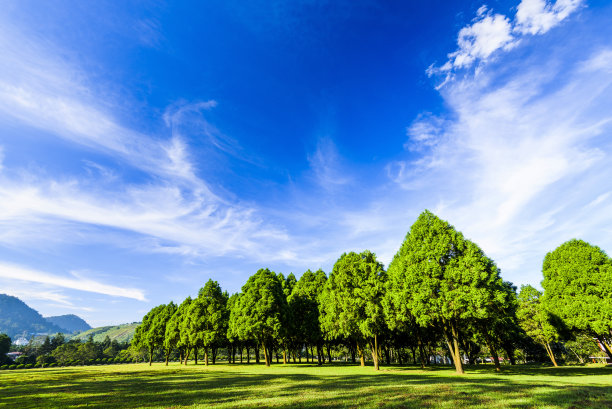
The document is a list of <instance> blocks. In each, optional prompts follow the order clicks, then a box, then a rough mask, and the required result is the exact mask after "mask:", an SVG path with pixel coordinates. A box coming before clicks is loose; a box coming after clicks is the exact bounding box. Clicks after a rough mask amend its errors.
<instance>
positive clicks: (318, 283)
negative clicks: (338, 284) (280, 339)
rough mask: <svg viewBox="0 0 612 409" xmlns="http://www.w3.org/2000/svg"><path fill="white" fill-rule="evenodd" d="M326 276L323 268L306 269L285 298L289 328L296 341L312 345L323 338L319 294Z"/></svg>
mask: <svg viewBox="0 0 612 409" xmlns="http://www.w3.org/2000/svg"><path fill="white" fill-rule="evenodd" d="M326 281H327V276H326V275H325V272H324V271H323V270H318V271H317V272H316V273H313V272H312V271H310V270H307V271H306V272H305V273H304V274H302V277H300V280H299V281H298V282H297V283H296V284H295V286H294V287H293V290H292V292H291V295H289V297H288V298H287V302H288V305H289V310H290V312H291V329H292V332H293V335H294V337H295V339H296V340H297V341H298V342H302V343H306V344H310V345H314V344H317V343H319V342H321V341H322V340H323V334H322V331H321V327H320V325H319V296H320V294H321V291H322V290H323V288H324V286H325V282H326Z"/></svg>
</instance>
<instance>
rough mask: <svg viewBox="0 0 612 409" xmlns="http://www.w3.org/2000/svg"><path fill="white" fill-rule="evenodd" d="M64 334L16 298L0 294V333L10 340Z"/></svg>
mask: <svg viewBox="0 0 612 409" xmlns="http://www.w3.org/2000/svg"><path fill="white" fill-rule="evenodd" d="M57 332H66V330H64V329H63V328H61V327H59V326H57V325H55V324H53V323H51V322H49V321H47V320H46V319H44V318H43V317H42V315H40V314H39V313H38V311H36V310H35V309H33V308H30V307H28V305H27V304H26V303H24V302H23V301H21V300H20V299H19V298H17V297H13V296H11V295H6V294H0V333H5V334H7V335H8V336H9V337H11V338H12V339H15V338H17V337H19V336H21V335H24V334H25V336H26V337H30V336H31V335H36V334H45V333H46V334H55V333H57Z"/></svg>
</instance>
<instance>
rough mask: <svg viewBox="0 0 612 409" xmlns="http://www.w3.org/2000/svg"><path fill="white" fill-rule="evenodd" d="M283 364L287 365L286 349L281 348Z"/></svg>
mask: <svg viewBox="0 0 612 409" xmlns="http://www.w3.org/2000/svg"><path fill="white" fill-rule="evenodd" d="M283 365H287V349H286V348H283Z"/></svg>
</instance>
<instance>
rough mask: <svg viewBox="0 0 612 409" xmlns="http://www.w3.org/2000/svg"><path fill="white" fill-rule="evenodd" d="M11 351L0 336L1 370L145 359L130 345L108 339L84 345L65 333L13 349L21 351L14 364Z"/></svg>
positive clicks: (7, 340) (89, 340) (7, 342)
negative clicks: (8, 353)
mask: <svg viewBox="0 0 612 409" xmlns="http://www.w3.org/2000/svg"><path fill="white" fill-rule="evenodd" d="M9 348H11V339H10V338H9V337H8V335H6V334H0V352H2V353H1V356H0V364H1V366H0V369H20V368H45V367H54V366H72V365H100V364H111V363H126V362H138V361H139V360H143V357H142V356H139V355H138V353H137V351H134V350H133V349H131V348H130V345H129V343H128V342H118V341H116V340H112V341H111V339H110V338H109V337H106V338H105V339H104V340H102V341H101V342H96V341H94V340H93V337H90V338H89V339H88V340H87V341H85V342H81V340H79V339H72V340H66V338H65V337H64V334H61V333H58V334H56V335H55V336H52V337H50V336H46V337H45V338H44V340H42V342H41V341H38V340H35V339H34V338H32V339H31V340H30V342H29V343H28V345H25V346H23V347H13V348H11V349H13V352H21V355H20V356H19V357H17V358H16V359H15V361H13V360H11V359H10V358H8V357H6V352H8V351H9Z"/></svg>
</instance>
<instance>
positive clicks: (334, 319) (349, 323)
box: [320, 250, 386, 370]
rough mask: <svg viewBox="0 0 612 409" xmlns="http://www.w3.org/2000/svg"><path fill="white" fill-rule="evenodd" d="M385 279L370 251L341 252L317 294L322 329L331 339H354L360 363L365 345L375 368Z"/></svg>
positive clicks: (381, 330)
mask: <svg viewBox="0 0 612 409" xmlns="http://www.w3.org/2000/svg"><path fill="white" fill-rule="evenodd" d="M385 280H386V273H385V270H384V269H383V265H382V263H380V262H378V261H377V260H376V255H375V254H374V253H372V252H370V251H369V250H366V251H364V252H362V253H355V252H350V253H344V254H342V256H340V258H339V259H338V261H336V263H335V264H334V268H333V271H332V273H331V274H330V275H329V279H328V280H327V282H326V285H325V288H324V290H323V294H322V295H321V310H320V313H321V328H322V330H323V331H324V332H326V333H327V334H329V335H330V336H332V337H335V338H338V337H344V338H349V339H351V338H352V339H355V340H356V346H357V348H358V352H359V355H360V358H361V364H362V365H365V356H364V352H363V346H364V344H369V346H370V349H371V351H372V360H373V361H374V368H375V369H376V370H378V369H379V359H378V352H379V347H378V336H379V335H380V334H381V333H382V332H383V331H384V329H385V327H386V323H385V320H384V312H383V305H382V300H383V297H384V288H385Z"/></svg>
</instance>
